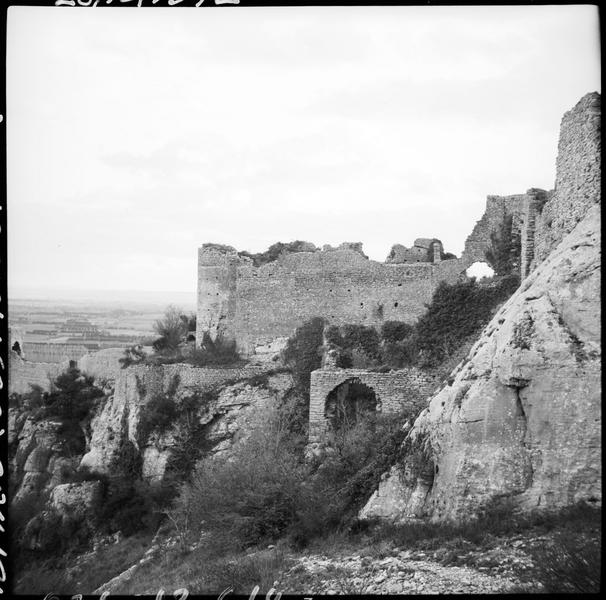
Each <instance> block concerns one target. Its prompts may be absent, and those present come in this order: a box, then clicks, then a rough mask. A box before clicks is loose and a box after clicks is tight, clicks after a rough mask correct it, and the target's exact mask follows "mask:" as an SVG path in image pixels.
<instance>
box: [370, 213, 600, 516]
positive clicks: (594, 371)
mask: <svg viewBox="0 0 606 600" xmlns="http://www.w3.org/2000/svg"><path fill="white" fill-rule="evenodd" d="M600 241H601V240H600V213H599V205H593V206H592V207H591V208H589V209H588V210H587V211H586V213H585V217H584V218H583V220H582V221H581V222H580V223H579V224H578V225H577V226H576V227H575V228H574V229H573V230H572V232H571V233H569V234H568V235H567V236H566V237H565V238H564V239H563V240H562V241H561V243H560V244H559V245H558V246H557V248H556V249H555V250H554V251H553V252H551V254H550V255H549V256H548V257H547V259H546V260H545V261H544V262H543V263H541V264H540V265H539V266H538V267H537V268H536V270H535V271H534V272H533V273H531V275H530V276H529V277H527V278H526V279H525V280H524V281H523V283H522V285H521V286H520V288H519V289H518V290H517V291H516V293H515V294H514V295H513V296H512V297H511V298H510V299H509V300H508V301H507V303H506V304H505V305H504V306H503V307H502V308H501V310H500V311H499V312H498V313H497V314H496V315H495V316H494V318H493V319H492V321H491V322H490V323H489V324H488V326H487V327H486V328H485V330H484V331H483V333H482V336H481V337H480V339H479V340H478V342H477V343H476V344H475V345H474V346H473V348H472V349H471V351H470V353H469V355H468V357H467V358H466V359H465V360H464V361H463V362H462V363H461V364H460V365H459V366H458V367H457V368H456V369H455V370H454V371H453V373H452V374H451V378H450V380H449V381H450V384H449V385H446V386H445V387H443V388H442V389H441V390H440V391H439V392H438V393H437V394H436V395H434V396H433V397H432V398H431V400H430V402H429V406H428V408H426V409H425V410H424V411H423V412H422V413H421V415H420V416H419V417H418V419H417V420H416V422H415V424H414V426H413V428H412V430H411V432H410V434H409V436H408V438H407V441H406V442H405V443H407V444H408V446H409V449H410V452H408V454H407V455H406V458H405V459H404V463H403V464H400V465H397V466H396V467H394V468H393V469H392V470H391V472H390V473H389V474H388V475H387V476H386V477H385V478H384V479H383V481H382V483H381V484H380V486H379V488H378V490H377V491H376V492H375V493H374V494H373V496H372V497H371V499H370V500H369V502H368V503H367V505H366V506H365V507H364V509H363V511H362V513H361V516H362V517H363V518H364V517H372V516H377V517H386V518H389V519H392V520H394V521H398V520H402V519H407V518H411V517H429V518H430V519H432V520H447V519H455V520H458V519H460V518H463V517H470V516H472V515H473V514H476V513H478V511H480V510H482V509H483V507H485V506H487V505H488V504H489V503H490V502H491V501H493V500H497V499H500V498H511V499H512V501H513V502H514V503H516V504H517V505H518V506H520V507H521V508H524V509H530V508H533V507H547V508H551V507H558V506H564V505H568V504H571V503H574V502H575V501H578V500H582V499H584V500H587V501H595V502H599V501H601V339H600V265H601V247H600Z"/></svg>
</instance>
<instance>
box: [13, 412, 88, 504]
mask: <svg viewBox="0 0 606 600" xmlns="http://www.w3.org/2000/svg"><path fill="white" fill-rule="evenodd" d="M9 444H10V445H11V447H12V448H14V453H11V455H12V460H11V463H10V467H11V468H10V474H11V482H12V485H13V487H14V489H15V495H14V497H13V498H12V502H16V503H18V502H21V501H24V500H33V499H35V498H36V497H38V496H40V495H42V496H45V495H47V494H48V493H49V492H50V491H51V490H52V489H53V487H54V486H56V485H57V484H59V483H62V481H63V479H64V477H65V476H66V475H67V474H68V473H73V472H74V471H75V469H76V468H77V463H78V461H79V459H80V456H75V457H74V456H69V455H67V453H66V452H65V451H64V447H63V446H64V440H63V436H62V435H61V422H60V421H58V420H55V419H52V418H49V419H41V420H36V419H34V418H33V417H31V416H28V415H27V414H26V413H23V412H20V411H19V410H17V409H14V408H11V409H10V411H9Z"/></svg>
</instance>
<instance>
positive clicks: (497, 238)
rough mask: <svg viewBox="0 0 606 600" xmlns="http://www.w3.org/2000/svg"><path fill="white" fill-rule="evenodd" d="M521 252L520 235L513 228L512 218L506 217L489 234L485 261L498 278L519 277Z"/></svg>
mask: <svg viewBox="0 0 606 600" xmlns="http://www.w3.org/2000/svg"><path fill="white" fill-rule="evenodd" d="M521 251H522V245H521V239H520V233H519V231H518V230H517V229H516V228H515V227H514V226H513V217H512V216H511V215H506V216H505V218H504V219H503V221H502V223H501V225H500V227H499V228H498V229H497V231H493V232H492V233H491V234H490V248H489V249H488V250H487V251H486V260H487V261H488V264H489V265H490V266H491V267H492V268H493V269H494V271H495V274H496V275H498V276H500V277H508V276H510V275H513V274H517V275H519V273H520V257H521Z"/></svg>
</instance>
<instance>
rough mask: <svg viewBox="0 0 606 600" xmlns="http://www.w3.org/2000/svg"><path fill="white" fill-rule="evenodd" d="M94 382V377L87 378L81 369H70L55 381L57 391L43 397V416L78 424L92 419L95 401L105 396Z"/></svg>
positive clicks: (54, 385)
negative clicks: (89, 418)
mask: <svg viewBox="0 0 606 600" xmlns="http://www.w3.org/2000/svg"><path fill="white" fill-rule="evenodd" d="M93 382H94V380H93V378H92V377H85V376H84V375H82V374H81V373H80V370H79V369H77V368H76V367H70V368H69V369H67V370H66V371H65V372H64V373H62V374H61V375H59V376H58V377H57V378H56V379H55V381H54V383H53V388H54V390H55V391H52V392H50V393H47V394H44V395H43V401H44V406H45V409H44V413H43V414H42V415H41V416H44V417H59V418H60V419H62V420H64V421H76V422H77V421H81V420H83V419H85V418H87V417H90V416H91V411H92V409H93V408H94V407H95V404H96V403H95V401H96V400H97V399H98V398H100V397H101V396H103V391H102V390H100V389H99V388H97V387H95V385H94V383H93Z"/></svg>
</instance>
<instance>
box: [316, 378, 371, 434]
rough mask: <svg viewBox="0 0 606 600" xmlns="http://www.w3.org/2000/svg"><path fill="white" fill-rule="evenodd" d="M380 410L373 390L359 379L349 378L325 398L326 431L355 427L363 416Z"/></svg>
mask: <svg viewBox="0 0 606 600" xmlns="http://www.w3.org/2000/svg"><path fill="white" fill-rule="evenodd" d="M380 410H381V401H380V399H379V397H378V396H377V394H376V392H375V390H374V389H373V388H372V387H370V386H368V385H366V384H365V383H363V382H362V380H361V379H360V378H359V377H350V378H348V379H345V381H342V382H341V383H339V384H338V385H337V386H335V387H334V388H333V389H332V390H331V391H330V392H329V393H328V394H327V396H326V400H325V402H324V418H325V420H326V423H327V425H328V429H329V430H332V431H337V430H339V429H342V428H348V427H352V426H353V425H355V424H356V423H357V422H359V421H360V420H362V419H364V418H365V416H367V415H369V414H373V413H375V412H377V411H380Z"/></svg>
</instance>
